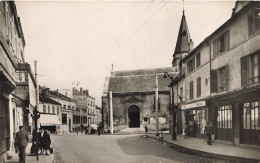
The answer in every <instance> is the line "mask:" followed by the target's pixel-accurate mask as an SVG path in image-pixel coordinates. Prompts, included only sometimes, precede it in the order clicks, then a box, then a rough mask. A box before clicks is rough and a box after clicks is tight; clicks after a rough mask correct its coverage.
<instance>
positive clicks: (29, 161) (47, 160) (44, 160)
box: [5, 142, 54, 163]
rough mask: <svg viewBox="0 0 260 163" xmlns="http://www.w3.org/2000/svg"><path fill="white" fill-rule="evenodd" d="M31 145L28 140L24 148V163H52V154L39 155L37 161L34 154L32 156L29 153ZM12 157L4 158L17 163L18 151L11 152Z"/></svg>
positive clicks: (11, 162)
mask: <svg viewBox="0 0 260 163" xmlns="http://www.w3.org/2000/svg"><path fill="white" fill-rule="evenodd" d="M31 146H32V142H29V143H28V145H27V148H26V163H52V162H53V161H52V160H53V157H54V156H53V155H50V154H49V155H39V160H38V161H37V158H36V156H32V155H31V154H30V149H31ZM11 155H12V158H11V159H10V160H5V162H6V163H7V162H8V163H19V156H18V153H15V152H11Z"/></svg>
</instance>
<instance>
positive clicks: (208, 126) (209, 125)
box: [204, 122, 213, 145]
mask: <svg viewBox="0 0 260 163" xmlns="http://www.w3.org/2000/svg"><path fill="white" fill-rule="evenodd" d="M204 133H206V138H207V144H208V145H211V141H212V140H211V134H212V133H213V124H212V123H211V122H207V124H206V126H205V131H204Z"/></svg>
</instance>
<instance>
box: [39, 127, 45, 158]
mask: <svg viewBox="0 0 260 163" xmlns="http://www.w3.org/2000/svg"><path fill="white" fill-rule="evenodd" d="M43 134H44V130H43V129H41V130H40V131H39V133H38V136H39V137H38V139H39V148H40V150H41V153H40V154H42V150H43V141H42V140H43Z"/></svg>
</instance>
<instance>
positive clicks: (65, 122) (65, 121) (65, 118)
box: [62, 114, 67, 124]
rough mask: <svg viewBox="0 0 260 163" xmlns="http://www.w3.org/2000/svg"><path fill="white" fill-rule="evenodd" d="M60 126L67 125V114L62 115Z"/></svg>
mask: <svg viewBox="0 0 260 163" xmlns="http://www.w3.org/2000/svg"><path fill="white" fill-rule="evenodd" d="M62 124H67V114H62Z"/></svg>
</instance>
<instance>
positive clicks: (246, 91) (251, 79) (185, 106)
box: [172, 1, 260, 145]
mask: <svg viewBox="0 0 260 163" xmlns="http://www.w3.org/2000/svg"><path fill="white" fill-rule="evenodd" d="M259 7H260V3H259V2H258V1H257V2H242V1H237V2H236V5H235V8H234V9H233V13H232V16H231V18H230V19H229V20H227V21H226V22H225V23H224V24H223V25H221V26H220V27H219V28H218V29H216V30H215V31H214V32H213V33H212V34H211V35H209V36H208V37H207V38H206V39H205V40H204V41H203V42H201V43H200V44H199V45H198V46H197V47H195V48H194V49H191V51H190V52H188V54H187V55H185V56H182V58H181V63H180V65H178V66H179V67H180V71H183V72H184V75H178V77H177V78H176V80H175V82H174V83H172V84H173V86H174V90H175V94H176V92H180V91H181V88H182V91H183V92H184V93H183V95H182V97H184V98H183V99H182V100H181V101H180V100H179V101H178V98H179V97H178V96H179V94H177V96H175V100H176V105H178V106H179V109H180V111H181V114H182V115H181V116H180V117H181V118H179V119H178V120H179V122H178V123H179V124H184V123H188V122H189V121H194V122H195V123H196V135H195V136H196V137H201V138H203V137H204V128H205V124H206V122H207V121H211V122H213V124H214V139H215V141H226V142H230V143H232V144H234V145H238V144H248V145H258V143H259V134H260V125H259V124H260V119H259V116H260V111H259V99H260V95H259V88H260V87H259V81H260V80H259V76H260V75H259V73H260V71H259V67H260V66H259V61H260V60H259V58H260V47H259V43H260V36H259V31H260V19H259V12H260V10H259ZM177 87H178V88H177ZM182 128H183V125H182Z"/></svg>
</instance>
